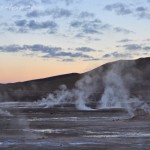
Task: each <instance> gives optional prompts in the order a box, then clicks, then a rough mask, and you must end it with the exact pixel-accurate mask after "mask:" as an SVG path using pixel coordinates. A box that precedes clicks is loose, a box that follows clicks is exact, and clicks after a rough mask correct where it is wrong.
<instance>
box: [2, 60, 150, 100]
mask: <svg viewBox="0 0 150 150" xmlns="http://www.w3.org/2000/svg"><path fill="white" fill-rule="evenodd" d="M113 66H121V67H122V70H121V74H122V76H125V75H128V74H131V75H132V76H133V77H135V83H134V85H133V86H132V88H131V89H130V90H131V91H130V92H131V93H134V94H133V96H134V95H136V96H137V95H139V94H140V96H141V97H143V98H145V99H149V96H150V92H149V91H150V57H147V58H140V59H137V60H119V61H115V62H110V63H107V64H104V65H102V66H100V67H97V68H95V69H93V70H91V71H88V72H85V73H83V74H78V73H71V74H64V75H60V76H54V77H48V78H43V79H37V80H31V81H25V82H17V83H9V84H0V101H8V100H10V101H34V100H38V99H41V98H43V97H46V96H47V95H48V94H49V93H50V92H53V91H55V90H57V89H58V88H59V86H60V85H63V84H64V85H66V86H67V88H68V89H72V88H74V87H75V84H76V82H77V81H79V80H80V79H82V77H83V76H86V75H88V76H91V77H93V78H92V80H93V82H95V81H94V80H95V79H96V78H97V76H98V80H97V81H96V83H98V84H97V90H95V93H103V91H104V84H103V78H104V77H105V75H106V73H107V72H108V71H109V70H110V69H111V68H112V67H113ZM87 86H91V85H87ZM99 96H100V95H99Z"/></svg>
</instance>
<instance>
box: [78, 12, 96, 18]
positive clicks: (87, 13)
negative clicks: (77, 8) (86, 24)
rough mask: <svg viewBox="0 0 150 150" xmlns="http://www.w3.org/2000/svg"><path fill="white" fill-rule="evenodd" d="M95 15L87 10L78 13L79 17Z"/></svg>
mask: <svg viewBox="0 0 150 150" xmlns="http://www.w3.org/2000/svg"><path fill="white" fill-rule="evenodd" d="M94 16H95V15H94V13H90V12H87V11H83V12H81V13H80V14H79V18H82V19H83V18H93V17H94Z"/></svg>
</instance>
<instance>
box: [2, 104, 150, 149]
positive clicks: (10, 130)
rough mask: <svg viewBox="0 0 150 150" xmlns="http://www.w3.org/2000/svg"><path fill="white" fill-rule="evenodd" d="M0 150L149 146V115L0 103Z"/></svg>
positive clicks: (135, 147)
mask: <svg viewBox="0 0 150 150" xmlns="http://www.w3.org/2000/svg"><path fill="white" fill-rule="evenodd" d="M0 106H1V107H3V110H4V108H5V109H6V108H7V110H8V111H9V112H10V113H11V114H9V113H8V112H1V114H0V150H77V149H78V150H101V149H102V150H150V116H149V115H145V114H143V113H142V112H139V113H138V116H137V117H134V118H132V119H129V118H128V114H127V113H126V112H125V111H122V110H119V109H114V110H99V111H76V110H75V109H74V108H72V107H66V108H47V109H42V108H29V107H28V108H25V107H22V106H21V105H19V104H17V103H16V104H14V103H11V105H10V104H9V105H8V104H5V105H0Z"/></svg>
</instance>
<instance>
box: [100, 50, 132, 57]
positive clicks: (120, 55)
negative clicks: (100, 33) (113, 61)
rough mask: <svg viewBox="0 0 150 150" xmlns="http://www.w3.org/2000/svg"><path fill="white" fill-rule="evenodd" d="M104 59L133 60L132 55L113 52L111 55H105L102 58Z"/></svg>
mask: <svg viewBox="0 0 150 150" xmlns="http://www.w3.org/2000/svg"><path fill="white" fill-rule="evenodd" d="M102 57H103V58H110V57H113V58H131V57H132V56H131V54H130V53H119V52H117V51H116V52H113V53H109V54H105V55H103V56H102Z"/></svg>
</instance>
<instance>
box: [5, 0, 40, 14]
mask: <svg viewBox="0 0 150 150" xmlns="http://www.w3.org/2000/svg"><path fill="white" fill-rule="evenodd" d="M6 3H7V5H8V6H7V9H8V10H21V11H27V10H30V9H32V8H34V7H35V6H37V5H38V4H39V2H38V1H37V0H13V1H12V0H7V1H6Z"/></svg>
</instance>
